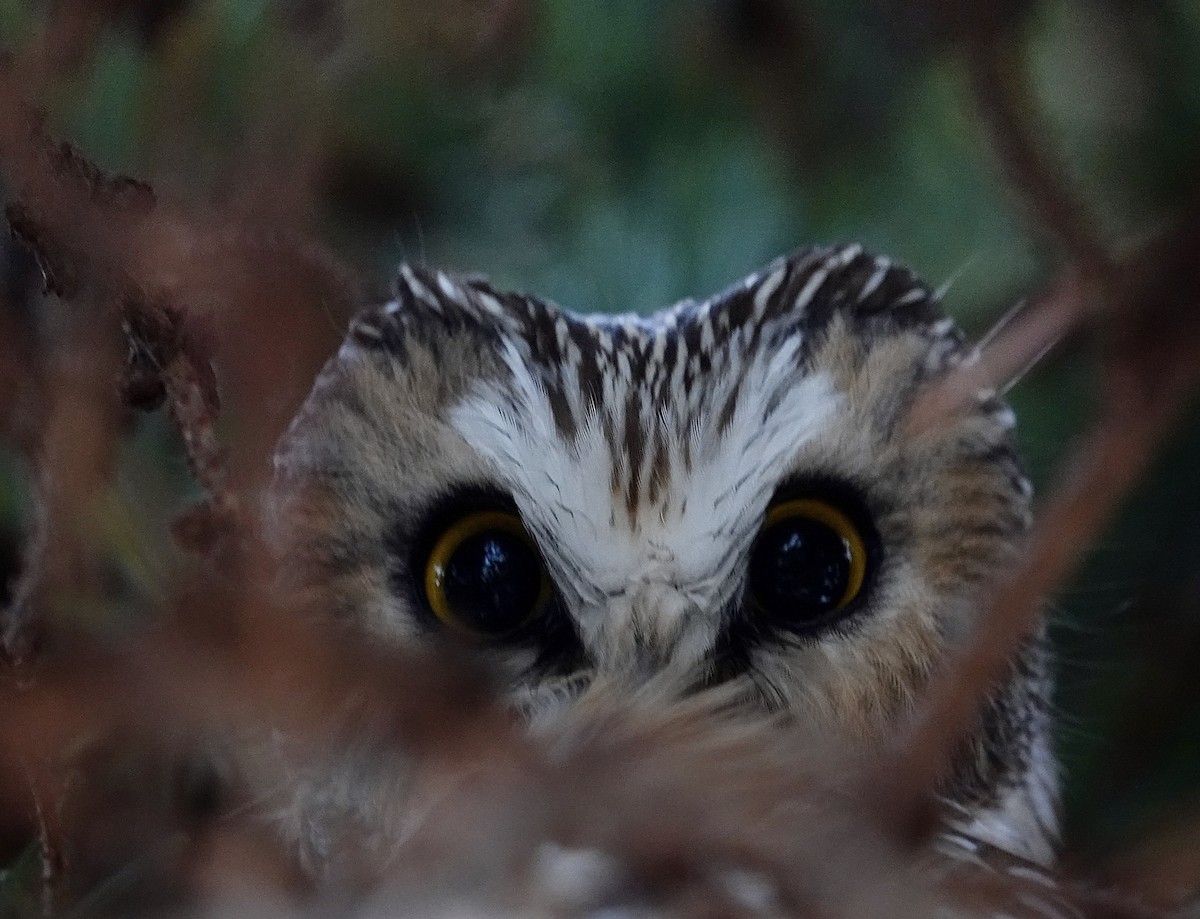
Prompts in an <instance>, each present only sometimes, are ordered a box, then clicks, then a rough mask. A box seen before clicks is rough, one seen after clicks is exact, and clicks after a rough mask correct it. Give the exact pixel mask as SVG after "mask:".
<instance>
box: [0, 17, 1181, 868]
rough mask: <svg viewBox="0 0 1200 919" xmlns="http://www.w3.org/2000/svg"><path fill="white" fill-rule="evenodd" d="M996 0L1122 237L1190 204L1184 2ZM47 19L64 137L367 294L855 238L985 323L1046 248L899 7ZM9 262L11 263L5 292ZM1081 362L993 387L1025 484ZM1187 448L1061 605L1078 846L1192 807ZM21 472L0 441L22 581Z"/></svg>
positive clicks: (605, 286)
mask: <svg viewBox="0 0 1200 919" xmlns="http://www.w3.org/2000/svg"><path fill="white" fill-rule="evenodd" d="M1003 5H1004V6H1006V7H1015V8H1018V13H1017V14H1016V16H1015V19H1016V21H1017V22H1018V23H1019V30H1020V42H1021V46H1022V47H1023V49H1024V54H1025V58H1026V63H1027V66H1028V69H1029V73H1030V74H1031V84H1032V90H1033V93H1034V96H1035V99H1036V102H1037V104H1038V105H1039V107H1040V112H1039V116H1038V117H1040V118H1041V119H1042V122H1043V124H1044V129H1045V138H1046V141H1047V142H1048V143H1050V144H1051V145H1053V147H1054V148H1056V149H1058V150H1059V151H1061V153H1062V155H1063V156H1064V158H1065V160H1066V162H1067V164H1068V166H1069V171H1070V173H1071V174H1072V176H1073V177H1074V178H1075V179H1076V180H1077V181H1078V182H1079V184H1080V186H1081V188H1082V189H1083V190H1084V193H1085V197H1086V199H1087V203H1088V205H1089V207H1090V208H1091V211H1092V213H1093V214H1094V215H1095V220H1096V221H1097V222H1098V224H1099V226H1100V227H1101V228H1102V235H1103V236H1104V237H1105V238H1107V239H1109V240H1111V241H1113V243H1114V245H1115V246H1116V247H1117V248H1118V249H1122V248H1128V247H1131V246H1133V245H1134V244H1136V243H1137V242H1139V241H1140V240H1143V239H1144V238H1145V237H1146V236H1147V235H1148V234H1150V233H1151V232H1153V231H1154V230H1155V229H1157V228H1159V227H1160V226H1161V225H1162V224H1163V222H1164V221H1165V220H1167V219H1169V217H1170V216H1171V215H1172V213H1173V212H1174V208H1175V207H1176V206H1177V205H1178V203H1179V202H1180V201H1181V200H1182V199H1183V198H1184V197H1185V196H1187V195H1189V194H1194V192H1195V191H1196V188H1195V184H1196V183H1195V178H1194V176H1195V164H1196V162H1197V154H1198V153H1200V4H1197V3H1196V2H1195V0H1161V2H1140V0H1090V2H1086V0H1043V2H1033V0H1030V2H1025V3H1019V4H1012V3H1007V4H1003ZM59 6H60V4H55V3H31V2H27V0H0V40H2V41H3V45H4V47H6V48H7V49H9V50H10V51H12V52H13V53H30V52H29V51H28V49H30V48H33V49H35V51H34V52H33V53H36V54H40V55H41V56H42V59H43V63H44V72H45V73H46V75H47V76H46V79H45V82H44V85H43V86H40V87H38V90H39V93H40V98H39V102H40V103H41V104H43V105H45V106H46V109H47V111H48V114H49V119H50V123H51V125H52V126H53V130H54V132H55V133H57V134H59V135H61V136H64V137H66V138H69V139H70V140H72V141H73V142H74V143H76V144H77V145H78V146H79V147H80V148H81V149H82V150H83V151H85V152H86V154H87V155H88V156H89V157H90V158H92V159H93V160H94V161H96V162H97V163H99V164H100V165H102V166H103V167H104V168H106V169H109V170H113V171H117V172H124V173H127V174H130V175H134V176H137V177H139V178H142V179H145V180H147V181H149V182H151V183H152V184H153V185H154V186H155V188H156V189H157V190H158V192H159V194H160V196H161V197H163V198H169V199H171V200H172V201H174V202H177V203H180V205H181V206H183V207H187V208H195V209H214V210H217V211H220V212H228V213H239V214H242V213H244V214H250V215H252V216H253V218H254V219H256V220H259V221H261V222H263V223H264V224H268V225H269V224H270V223H271V222H273V221H280V222H283V223H286V224H298V225H302V226H304V227H306V228H308V229H311V230H314V231H315V232H316V234H317V235H318V236H320V237H322V238H324V239H326V240H329V241H330V242H331V244H332V245H333V246H334V248H335V249H337V250H338V251H339V252H340V253H341V254H342V255H343V256H344V257H345V258H346V259H347V260H348V261H349V262H350V263H352V264H353V265H355V266H357V267H358V268H359V269H360V271H361V272H362V274H363V275H364V276H365V277H367V278H368V279H370V280H371V281H372V282H373V285H374V287H375V288H376V289H379V290H382V289H383V287H384V285H386V282H387V278H388V275H389V272H390V270H391V268H392V266H394V265H395V263H397V262H398V261H399V260H401V259H407V260H411V261H419V262H425V263H429V264H433V265H437V266H439V267H442V268H446V269H448V270H452V271H456V272H482V273H486V274H488V275H490V276H491V277H492V278H493V279H494V280H495V282H496V283H497V284H500V285H506V286H511V287H514V288H519V289H526V290H530V291H534V292H537V293H539V294H541V295H544V296H547V297H550V298H552V299H555V300H557V301H558V302H560V303H562V304H563V305H565V306H568V307H571V308H574V309H578V310H584V311H592V310H597V311H628V310H651V309H654V308H657V307H660V306H662V305H665V304H668V303H670V302H672V301H674V300H676V299H679V298H682V297H685V296H692V295H697V296H703V295H705V294H708V293H711V292H713V291H715V290H717V289H719V288H720V287H723V286H724V285H726V284H728V283H730V282H732V281H733V280H735V279H737V278H739V277H741V276H742V275H744V274H746V273H747V272H749V271H751V270H753V269H754V268H756V267H758V266H759V265H760V264H762V263H764V262H766V261H768V260H769V259H771V258H773V257H774V256H775V255H777V254H779V253H781V252H785V251H787V250H790V249H793V248H797V247H800V246H803V245H807V244H809V243H815V242H831V241H840V240H857V241H861V242H862V243H863V244H864V245H866V246H868V247H870V248H874V249H877V250H879V251H882V252H886V253H888V254H889V255H891V256H893V257H895V258H896V259H898V260H903V261H905V262H907V263H909V264H910V265H912V266H913V267H914V268H915V269H916V270H917V271H918V272H919V273H920V274H922V275H923V276H925V277H926V278H927V279H929V280H930V281H931V282H932V283H934V284H941V283H946V284H947V285H949V292H948V294H947V299H946V302H947V306H948V309H949V310H950V312H951V313H952V314H953V315H954V316H955V317H956V318H958V319H959V320H960V322H961V323H962V324H963V325H964V326H965V327H966V328H967V329H969V330H970V331H971V332H972V333H973V334H976V335H978V334H981V333H982V332H984V331H985V330H986V329H987V328H988V327H989V325H990V324H991V323H993V322H994V321H995V320H996V319H997V318H998V317H999V316H1001V315H1002V314H1003V313H1004V312H1005V311H1006V310H1007V309H1008V308H1009V307H1010V306H1011V305H1012V304H1013V303H1015V302H1016V301H1017V300H1019V299H1021V298H1022V297H1023V296H1025V295H1027V294H1029V293H1030V292H1032V291H1033V290H1035V289H1036V288H1037V287H1038V285H1039V283H1041V282H1043V281H1045V280H1046V279H1047V278H1048V277H1049V276H1050V275H1051V274H1052V273H1053V271H1054V269H1055V267H1056V266H1057V265H1058V264H1059V259H1058V256H1057V253H1055V252H1054V251H1053V249H1052V248H1050V247H1048V246H1047V245H1046V244H1045V243H1044V241H1043V240H1041V239H1039V238H1037V237H1036V236H1035V235H1033V234H1032V233H1031V232H1030V231H1029V229H1028V224H1027V223H1026V221H1025V220H1024V215H1023V212H1022V210H1021V208H1020V207H1019V206H1018V205H1017V204H1016V202H1015V201H1014V200H1013V197H1012V195H1011V194H1010V193H1009V191H1008V190H1007V188H1006V185H1005V183H1004V181H1003V179H1002V177H1001V175H1000V170H999V168H998V163H997V160H996V156H995V154H994V152H993V151H992V150H991V149H990V148H989V145H988V143H987V140H986V138H985V136H984V134H983V132H982V131H981V129H980V127H979V124H978V122H977V120H976V118H975V117H974V113H973V110H972V104H971V100H970V97H969V95H968V93H967V91H966V87H965V82H964V74H963V70H962V66H961V62H960V61H959V60H958V58H957V56H956V55H955V53H954V49H953V48H952V47H951V44H950V42H949V41H948V38H947V35H946V34H945V32H944V30H942V29H940V28H939V27H938V25H937V24H936V22H937V21H936V18H935V17H932V16H929V15H922V14H920V13H917V12H914V9H923V8H924V7H923V6H922V5H920V4H917V5H913V4H907V3H902V2H900V0H854V2H843V0H807V2H806V0H704V2H689V0H674V2H672V0H658V2H653V0H640V2H639V0H607V2H604V3H587V2H575V0H486V2H468V0H446V2H445V3H442V4H425V3H418V2H399V3H389V2H386V0H346V2H344V3H336V2H333V0H328V2H327V0H278V2H274V3H272V2H268V0H208V2H204V0H159V2H154V0H106V2H104V3H100V2H97V3H95V4H94V7H95V17H96V19H95V22H94V23H92V25H91V26H90V27H91V28H92V29H93V31H92V32H90V33H89V34H88V36H87V40H82V39H79V38H78V36H73V35H71V34H61V35H56V34H54V33H53V32H52V31H51V26H50V24H51V23H53V22H54V15H55V11H56V9H57V8H58V7H59ZM22 49H24V51H23V50H22ZM29 270H30V268H29V266H28V265H27V264H23V263H22V262H21V261H20V259H16V261H15V262H14V264H13V265H12V266H10V270H9V275H10V277H9V278H8V285H9V288H10V295H11V294H12V293H13V292H19V291H26V290H28V289H29V287H28V285H29V284H31V283H33V281H36V279H31V278H30V277H29V274H28V272H29ZM31 303H32V304H34V305H33V309H35V310H36V309H37V307H36V300H32V301H31ZM344 318H345V317H342V316H333V315H331V317H330V321H331V323H336V324H340V323H342V322H343V321H344ZM39 321H40V320H39ZM281 334H286V331H283V332H281ZM1088 367H1089V363H1088V361H1087V354H1086V353H1084V351H1083V350H1080V349H1078V348H1076V349H1074V350H1071V349H1068V350H1067V351H1066V352H1065V353H1064V354H1062V355H1061V356H1058V357H1056V358H1054V359H1052V360H1050V361H1048V362H1046V363H1045V364H1044V365H1043V366H1041V367H1039V368H1037V369H1035V370H1034V371H1033V372H1032V373H1030V374H1029V376H1028V377H1027V378H1026V379H1025V380H1024V381H1023V382H1022V383H1021V384H1020V385H1019V386H1018V387H1017V388H1016V389H1015V390H1014V391H1013V392H1012V399H1013V401H1014V402H1015V404H1016V407H1017V409H1018V416H1019V417H1020V419H1021V428H1020V430H1021V437H1022V441H1023V444H1024V449H1025V454H1026V456H1027V458H1028V461H1029V463H1030V466H1031V469H1032V471H1033V473H1034V477H1035V480H1036V481H1037V482H1038V483H1039V484H1040V485H1045V484H1048V483H1049V481H1050V480H1051V477H1052V476H1053V474H1054V470H1055V467H1056V461H1057V460H1058V458H1059V457H1060V456H1061V455H1062V453H1063V452H1064V450H1065V448H1066V447H1067V445H1068V444H1069V443H1070V441H1071V437H1072V435H1073V434H1075V433H1076V432H1077V431H1078V430H1079V428H1080V426H1081V424H1082V421H1083V419H1085V418H1086V417H1087V412H1088V411H1089V409H1090V408H1091V400H1093V399H1095V398H1096V394H1095V390H1094V389H1093V387H1092V385H1091V383H1092V381H1091V380H1090V379H1089V377H1088ZM137 424H138V425H139V428H138V431H137V436H136V437H135V439H134V440H133V442H132V445H131V446H129V447H128V452H129V455H128V456H127V457H125V458H124V460H125V466H124V468H123V470H122V472H121V481H120V482H118V484H117V486H116V488H115V490H114V494H113V495H111V496H110V497H109V498H108V499H106V500H107V504H106V505H105V506H106V507H108V508H109V509H110V511H111V514H110V517H109V518H108V519H107V520H106V521H105V522H104V523H103V525H102V526H100V529H101V530H102V531H103V534H102V535H103V538H104V539H106V540H108V541H109V543H110V544H111V546H112V548H113V555H114V558H115V559H116V570H115V571H114V577H116V578H119V579H122V580H123V583H125V584H126V585H127V590H128V591H129V592H131V593H133V594H138V593H142V594H146V595H153V594H155V593H156V592H160V591H161V590H163V589H164V585H163V584H162V583H161V581H162V578H163V577H164V575H163V574H162V573H161V572H160V571H158V570H157V569H156V567H155V563H154V562H153V561H152V560H150V561H148V559H152V558H153V556H154V554H155V552H156V551H158V550H157V549H155V548H152V547H155V546H157V545H159V544H160V543H161V542H162V541H163V534H164V532H165V528H166V521H167V520H168V519H169V517H170V515H171V513H172V512H173V510H174V509H176V508H177V507H178V506H179V504H180V503H181V502H182V500H183V499H184V498H185V497H186V496H187V494H188V493H189V490H190V489H191V488H192V487H193V486H192V485H190V483H189V481H188V476H187V475H186V469H185V468H184V464H183V461H182V458H181V456H182V454H181V451H180V447H179V445H178V444H177V443H176V442H175V440H174V437H173V435H172V434H171V433H169V432H168V429H167V427H166V425H165V424H164V423H162V421H161V420H159V419H154V418H143V419H139V420H138V421H137ZM1197 457H1200V417H1198V416H1197V415H1196V413H1195V412H1193V413H1192V415H1191V418H1190V421H1188V423H1186V424H1184V425H1183V426H1182V428H1181V429H1180V431H1179V433H1178V435H1177V436H1176V437H1175V439H1174V441H1173V443H1172V445H1171V447H1170V449H1169V450H1168V451H1167V452H1166V453H1165V455H1164V456H1163V457H1162V458H1161V460H1160V461H1159V462H1158V464H1157V465H1156V467H1155V469H1154V471H1153V474H1152V475H1151V476H1150V477H1148V478H1147V479H1146V481H1145V482H1144V483H1143V484H1142V486H1141V488H1140V489H1139V491H1138V493H1137V495H1136V498H1135V500H1134V501H1132V502H1131V503H1130V505H1129V506H1128V507H1127V509H1126V511H1125V512H1124V514H1123V515H1122V517H1121V519H1120V520H1119V521H1117V522H1116V523H1115V524H1114V525H1113V526H1112V527H1111V529H1110V532H1109V535H1108V537H1107V538H1106V540H1105V541H1104V542H1103V543H1102V544H1101V545H1099V546H1097V547H1096V548H1095V550H1094V552H1093V553H1092V557H1091V559H1090V561H1089V562H1088V563H1087V565H1086V567H1085V568H1084V570H1083V571H1082V572H1080V574H1079V575H1078V577H1077V578H1076V579H1075V582H1074V585H1073V586H1072V588H1071V589H1070V590H1068V591H1066V592H1064V593H1063V594H1062V595H1061V596H1060V597H1058V598H1057V599H1056V601H1055V603H1054V608H1055V637H1056V639H1057V641H1058V642H1059V646H1060V648H1061V649H1062V654H1063V667H1062V677H1061V688H1060V693H1059V702H1060V705H1061V708H1062V710H1063V719H1062V724H1063V727H1062V731H1061V734H1060V738H1059V741H1060V749H1061V752H1062V755H1063V758H1064V761H1065V763H1066V766H1067V776H1068V781H1067V788H1068V796H1067V797H1068V805H1069V810H1068V818H1069V842H1070V843H1071V844H1072V845H1073V846H1074V847H1076V848H1078V849H1083V850H1089V849H1090V850H1105V849H1108V848H1112V847H1115V846H1117V845H1119V843H1120V840H1121V839H1122V838H1123V835H1124V834H1126V833H1128V832H1129V831H1130V828H1131V827H1137V828H1144V827H1147V826H1152V825H1155V824H1157V823H1159V822H1160V821H1163V820H1166V819H1169V818H1170V817H1171V815H1172V814H1173V813H1175V810H1174V809H1175V808H1177V807H1178V806H1179V802H1181V801H1184V802H1191V804H1192V805H1195V804H1196V803H1200V705H1197V703H1196V702H1195V700H1196V699H1197V698H1200V668H1198V667H1197V666H1196V664H1195V661H1196V659H1197V658H1200V489H1198V488H1197V481H1198V478H1200V469H1197V462H1198V460H1197ZM28 480H29V471H28V470H26V469H24V468H23V467H22V465H21V464H20V463H19V462H18V461H17V460H16V458H15V456H14V455H11V454H5V455H3V456H0V523H2V524H3V529H4V533H5V544H4V546H3V547H2V548H4V550H5V553H4V554H5V558H4V562H5V564H6V565H7V566H8V567H9V568H10V569H11V568H12V567H13V566H14V565H15V546H16V545H17V542H18V540H19V534H20V533H21V532H23V531H24V530H25V529H26V527H27V526H28V523H29V518H28V515H29V513H30V502H29V498H28V484H29V483H28ZM95 615H96V616H97V617H99V618H100V619H101V620H104V617H105V616H112V615H115V614H114V613H113V612H112V611H106V610H98V611H95ZM105 621H107V620H105Z"/></svg>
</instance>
